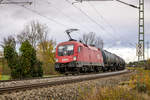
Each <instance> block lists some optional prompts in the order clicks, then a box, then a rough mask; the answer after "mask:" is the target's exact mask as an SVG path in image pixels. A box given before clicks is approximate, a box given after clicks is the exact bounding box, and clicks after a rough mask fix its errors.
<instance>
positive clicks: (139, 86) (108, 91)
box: [78, 68, 150, 100]
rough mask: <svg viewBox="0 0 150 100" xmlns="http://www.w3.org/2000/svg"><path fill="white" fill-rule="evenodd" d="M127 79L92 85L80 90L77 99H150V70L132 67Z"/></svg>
mask: <svg viewBox="0 0 150 100" xmlns="http://www.w3.org/2000/svg"><path fill="white" fill-rule="evenodd" d="M134 70H136V72H137V73H136V74H134V75H133V76H131V77H130V80H129V81H126V82H121V83H120V84H118V85H116V86H112V87H110V86H104V87H98V88H96V87H93V88H91V89H90V91H89V90H88V91H87V90H86V89H84V90H85V91H81V93H80V98H79V99H78V100H150V70H144V69H142V68H137V69H136V68H134Z"/></svg>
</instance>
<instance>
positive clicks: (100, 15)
mask: <svg viewBox="0 0 150 100" xmlns="http://www.w3.org/2000/svg"><path fill="white" fill-rule="evenodd" d="M87 3H88V4H89V5H90V6H91V8H92V9H93V10H94V11H95V12H96V13H97V15H98V16H99V17H100V18H101V19H103V20H104V22H105V23H106V24H107V25H108V26H109V27H110V28H111V29H112V31H113V33H117V31H116V30H115V29H114V28H113V26H112V25H111V24H110V23H109V22H108V21H107V20H106V19H105V18H104V17H103V16H102V14H100V12H99V11H98V10H97V9H96V8H95V7H94V6H93V4H91V3H89V2H87ZM117 36H118V35H117Z"/></svg>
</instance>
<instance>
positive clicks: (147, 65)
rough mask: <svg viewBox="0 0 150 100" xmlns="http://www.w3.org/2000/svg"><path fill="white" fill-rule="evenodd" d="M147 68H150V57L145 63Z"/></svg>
mask: <svg viewBox="0 0 150 100" xmlns="http://www.w3.org/2000/svg"><path fill="white" fill-rule="evenodd" d="M145 69H146V70H150V59H148V60H147V63H146V65H145Z"/></svg>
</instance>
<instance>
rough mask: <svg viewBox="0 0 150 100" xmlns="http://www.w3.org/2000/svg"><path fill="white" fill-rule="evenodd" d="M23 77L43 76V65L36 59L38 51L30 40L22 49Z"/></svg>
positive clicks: (25, 42)
mask: <svg viewBox="0 0 150 100" xmlns="http://www.w3.org/2000/svg"><path fill="white" fill-rule="evenodd" d="M20 53H21V65H22V76H23V77H39V76H42V75H43V70H42V63H41V62H39V61H38V60H37V58H36V50H35V49H34V48H33V47H32V45H31V44H30V43H29V41H28V40H26V41H24V42H23V43H22V45H21V47H20Z"/></svg>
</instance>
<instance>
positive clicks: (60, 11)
mask: <svg viewBox="0 0 150 100" xmlns="http://www.w3.org/2000/svg"><path fill="white" fill-rule="evenodd" d="M43 2H45V3H47V4H49V5H50V4H51V3H50V2H49V1H47V0H46V1H43ZM50 6H51V7H53V8H54V9H56V10H57V11H58V12H59V13H61V14H62V15H63V16H64V17H65V18H67V19H69V20H70V21H71V22H74V21H75V20H74V19H73V18H72V17H70V16H69V15H67V14H65V13H64V12H63V11H62V10H60V9H59V8H57V7H55V6H53V5H50ZM75 24H76V26H77V27H82V28H84V27H86V26H84V25H82V24H78V23H75ZM84 30H85V31H87V30H89V28H88V27H86V29H85V28H84Z"/></svg>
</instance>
